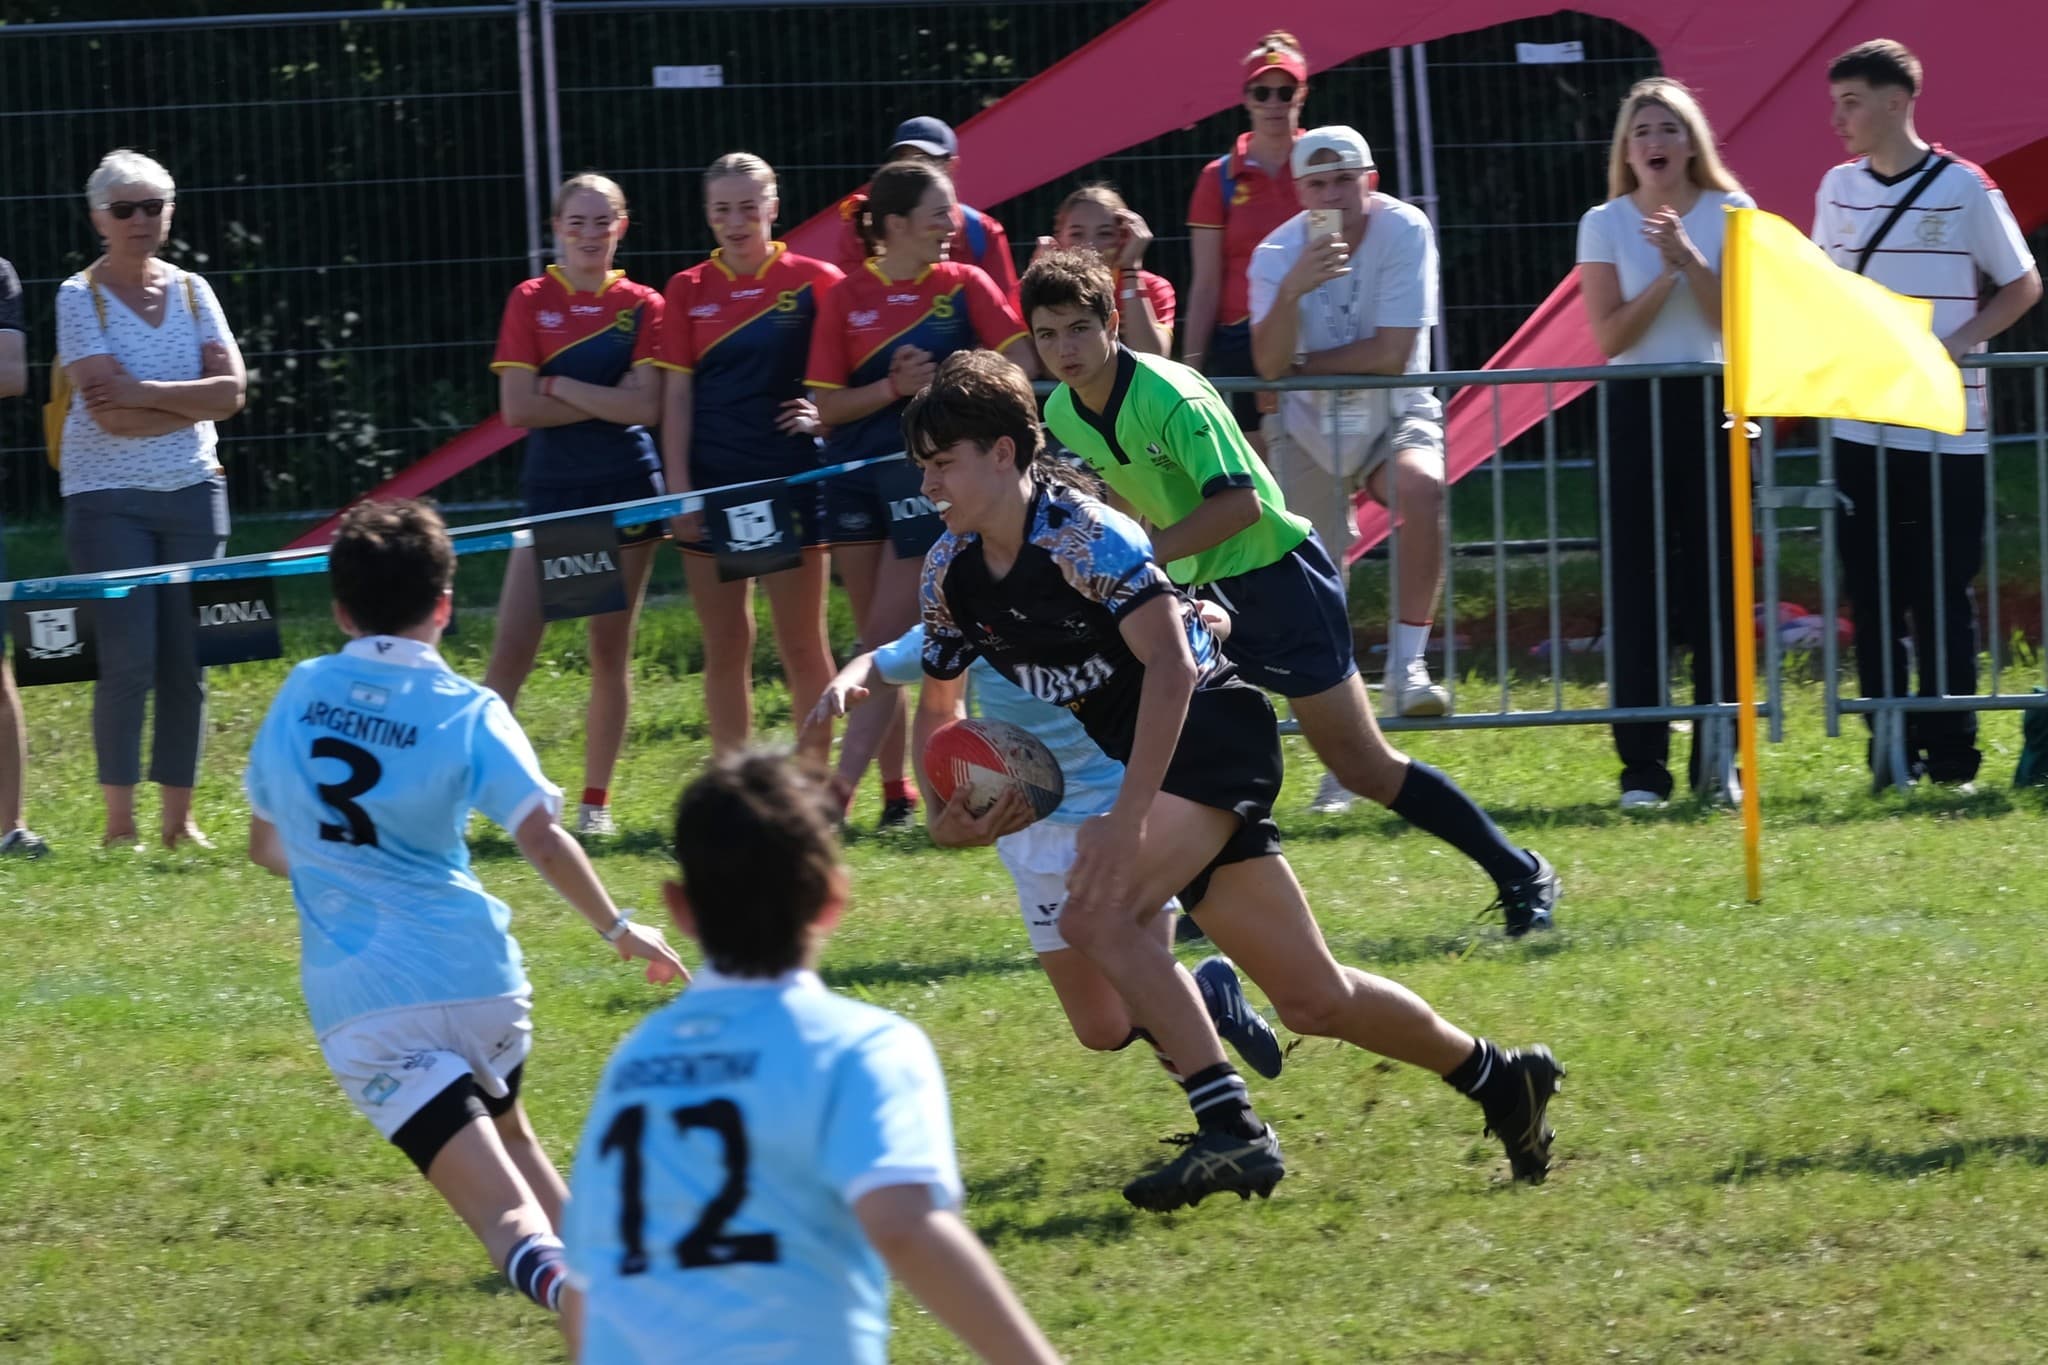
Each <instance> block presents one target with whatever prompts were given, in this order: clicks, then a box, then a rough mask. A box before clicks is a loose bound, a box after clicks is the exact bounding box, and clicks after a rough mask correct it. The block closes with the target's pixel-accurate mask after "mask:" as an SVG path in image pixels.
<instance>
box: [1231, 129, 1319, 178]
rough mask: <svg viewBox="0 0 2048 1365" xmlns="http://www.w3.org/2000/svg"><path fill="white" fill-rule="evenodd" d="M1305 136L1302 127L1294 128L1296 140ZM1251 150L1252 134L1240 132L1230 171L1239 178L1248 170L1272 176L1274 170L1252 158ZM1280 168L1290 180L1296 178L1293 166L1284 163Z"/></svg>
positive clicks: (1233, 151) (1233, 149)
mask: <svg viewBox="0 0 2048 1365" xmlns="http://www.w3.org/2000/svg"><path fill="white" fill-rule="evenodd" d="M1303 136H1304V131H1303V130H1302V129H1300V128H1296V129H1295V130H1294V140H1295V141H1296V142H1299V141H1301V139H1302V137H1303ZM1251 150H1252V135H1251V134H1250V133H1239V134H1238V135H1237V146H1235V147H1233V148H1232V149H1231V151H1230V173H1231V174H1232V175H1233V176H1236V177H1238V178H1239V179H1242V178H1243V177H1244V173H1245V172H1246V171H1257V172H1258V173H1259V174H1260V175H1263V176H1267V177H1269V178H1270V177H1272V175H1273V174H1274V173H1273V172H1272V171H1269V170H1267V169H1266V168H1265V167H1264V166H1261V165H1260V164H1259V163H1258V162H1256V161H1254V160H1252V158H1251ZM1280 169H1281V170H1282V171H1284V172H1286V174H1287V178H1288V179H1289V180H1292V179H1294V167H1293V166H1291V165H1286V164H1283V165H1282V166H1281V167H1280Z"/></svg>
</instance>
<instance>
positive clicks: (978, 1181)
mask: <svg viewBox="0 0 2048 1365" xmlns="http://www.w3.org/2000/svg"><path fill="white" fill-rule="evenodd" d="M1044 1188H1045V1162H1044V1161H1042V1160H1040V1159H1039V1158H1037V1157H1033V1158H1032V1159H1031V1160H1029V1161H1026V1162H1023V1163H1021V1164H1019V1165H1016V1166H1012V1167H1010V1169H1009V1170H1007V1171H1001V1172H998V1173H996V1174H994V1175H979V1176H975V1177H973V1178H971V1179H970V1180H968V1182H967V1202H968V1203H970V1204H978V1203H982V1202H985V1201H989V1200H997V1199H1036V1198H1037V1197H1038V1196H1039V1194H1040V1193H1041V1192H1042V1191H1043V1190H1044Z"/></svg>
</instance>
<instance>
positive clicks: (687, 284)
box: [655, 242, 846, 488]
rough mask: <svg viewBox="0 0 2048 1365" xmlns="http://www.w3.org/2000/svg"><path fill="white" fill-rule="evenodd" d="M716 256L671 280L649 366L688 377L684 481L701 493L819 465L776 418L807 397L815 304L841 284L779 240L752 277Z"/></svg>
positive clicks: (833, 272)
mask: <svg viewBox="0 0 2048 1365" xmlns="http://www.w3.org/2000/svg"><path fill="white" fill-rule="evenodd" d="M723 257H724V249H723V248H721V249H720V250H718V251H714V252H712V253H711V259H709V260H707V261H705V262H703V263H702V264H699V265H694V266H691V267H690V268H689V269H688V270H683V271H679V272H677V274H676V276H675V278H673V279H671V280H670V281H669V282H668V290H667V292H666V293H665V294H664V295H663V298H664V300H665V302H666V305H667V307H666V309H665V310H664V313H663V318H664V324H665V325H664V326H663V327H662V331H661V356H660V358H659V359H658V360H656V361H655V363H656V364H657V365H659V366H661V367H662V368H663V369H665V370H680V371H681V372H682V373H684V374H687V375H689V376H691V379H692V383H691V386H690V480H691V483H692V484H693V485H694V486H696V487H699V488H708V487H711V486H712V485H713V484H717V483H737V482H742V481H744V480H747V479H770V478H778V477H783V476H787V475H790V474H799V473H802V472H803V471H804V470H806V469H815V468H816V467H817V464H818V442H817V438H816V437H813V436H787V435H784V434H783V433H782V432H780V431H777V430H776V429H775V419H776V418H777V417H778V416H780V415H781V410H782V405H783V404H784V403H786V402H788V401H789V400H790V399H792V398H802V397H803V396H804V366H805V365H806V364H807V363H809V360H810V354H811V330H812V327H813V325H814V324H815V323H816V321H817V318H818V301H819V298H820V297H821V296H822V295H824V294H825V293H826V291H828V290H830V289H831V288H832V287H833V286H834V285H836V284H838V283H839V282H840V281H841V280H843V279H845V278H846V277H845V276H844V275H842V274H840V272H839V268H838V267H837V266H834V265H832V264H830V263H829V262H826V261H818V260H813V259H811V258H810V257H809V256H798V255H794V254H792V253H791V252H790V250H789V249H788V248H787V247H785V246H784V245H783V244H782V243H781V242H777V243H775V245H774V247H773V248H772V249H771V251H770V252H769V256H768V259H767V260H766V261H765V262H763V263H762V265H761V268H760V269H759V270H756V271H753V272H752V273H751V274H747V275H737V274H734V273H733V270H732V268H731V267H730V266H728V265H727V264H726V263H725V261H724V259H723Z"/></svg>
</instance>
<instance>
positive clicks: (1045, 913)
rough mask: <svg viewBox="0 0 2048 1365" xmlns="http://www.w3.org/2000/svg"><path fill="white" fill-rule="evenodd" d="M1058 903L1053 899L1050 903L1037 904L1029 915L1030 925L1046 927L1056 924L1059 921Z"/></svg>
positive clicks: (1040, 927) (1039, 927) (1038, 927)
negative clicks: (1035, 908)
mask: <svg viewBox="0 0 2048 1365" xmlns="http://www.w3.org/2000/svg"><path fill="white" fill-rule="evenodd" d="M1060 904H1061V903H1060V902H1059V901H1054V902H1053V903H1052V904H1051V905H1041V906H1039V907H1038V908H1037V910H1036V911H1035V912H1034V913H1033V914H1032V916H1031V924H1032V927H1034V928H1037V929H1047V928H1050V927H1052V926H1053V925H1055V924H1058V923H1059V921H1060Z"/></svg>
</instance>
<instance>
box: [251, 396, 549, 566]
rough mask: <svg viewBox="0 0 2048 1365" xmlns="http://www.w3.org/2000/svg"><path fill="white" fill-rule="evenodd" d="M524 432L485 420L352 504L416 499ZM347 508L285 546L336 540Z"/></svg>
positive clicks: (294, 547) (500, 421)
mask: <svg viewBox="0 0 2048 1365" xmlns="http://www.w3.org/2000/svg"><path fill="white" fill-rule="evenodd" d="M525 435H526V433H525V432H524V431H521V430H519V429H518V428H516V427H508V426H506V425H505V422H504V419H503V418H501V417H499V416H498V415H497V414H496V413H492V414H491V415H490V416H489V417H486V418H485V419H484V420H483V421H481V422H479V423H477V424H476V425H475V426H473V427H471V428H470V429H469V430H468V431H465V432H463V433H462V434H461V435H460V436H457V437H456V438H455V439H454V440H452V441H450V442H448V444H446V445H444V446H442V447H441V448H440V449H438V450H436V451H434V452H433V453H432V454H431V455H427V456H425V457H424V458H422V459H420V460H417V461H415V462H414V463H412V464H410V465H407V466H406V467H405V468H404V469H401V470H399V471H398V472H397V473H396V474H394V475H392V476H391V477H390V478H388V479H386V480H385V481H384V482H382V483H380V484H378V485H377V486H376V487H375V488H372V489H371V490H370V491H369V492H367V493H364V494H363V495H361V496H360V497H358V498H356V499H355V501H354V502H351V503H349V505H348V507H354V506H355V505H356V503H359V502H374V501H378V500H381V499H386V498H416V497H419V496H420V495H421V494H422V493H426V492H428V491H430V490H432V489H434V488H437V487H439V486H440V485H441V484H443V483H446V482H447V481H448V480H449V479H452V478H454V477H455V476H456V475H457V474H460V473H461V472H462V471H463V470H465V469H468V468H469V467H470V466H471V465H475V464H480V463H482V462H483V461H485V460H487V459H489V458H490V457H491V456H493V455H495V454H497V453H498V452H499V451H501V450H503V449H505V447H507V446H510V445H514V444H516V443H517V442H518V441H519V440H520V438H521V437H523V436H525ZM348 507H344V508H342V509H341V511H339V512H336V513H335V514H334V515H333V516H331V517H329V518H328V519H327V520H325V521H323V522H321V523H320V524H319V525H318V526H315V527H314V528H313V529H312V530H310V531H308V532H306V533H305V534H304V535H302V536H300V537H299V538H298V539H297V540H294V541H293V542H292V543H291V544H289V545H287V546H285V548H286V549H287V550H308V549H312V548H313V547H315V546H318V545H325V544H327V543H328V542H329V541H331V540H333V539H334V531H335V528H336V527H338V526H339V525H340V524H341V518H342V514H343V513H345V512H347V511H348Z"/></svg>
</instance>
